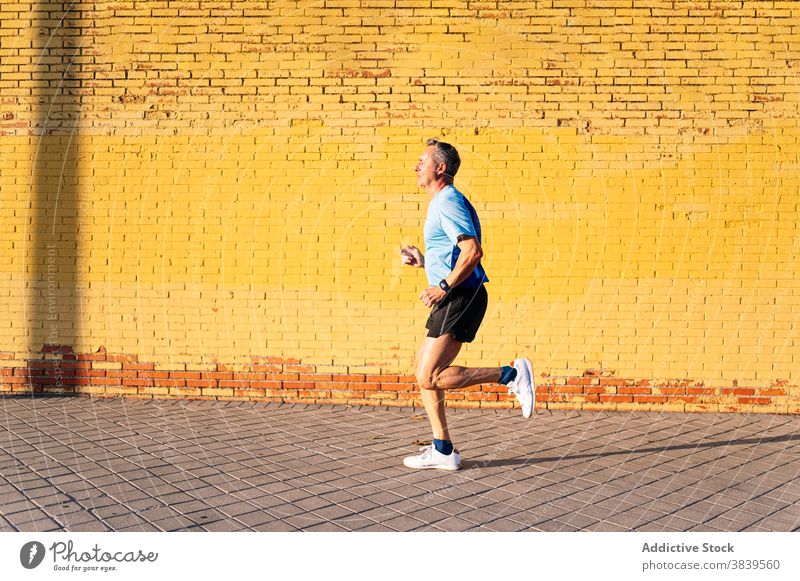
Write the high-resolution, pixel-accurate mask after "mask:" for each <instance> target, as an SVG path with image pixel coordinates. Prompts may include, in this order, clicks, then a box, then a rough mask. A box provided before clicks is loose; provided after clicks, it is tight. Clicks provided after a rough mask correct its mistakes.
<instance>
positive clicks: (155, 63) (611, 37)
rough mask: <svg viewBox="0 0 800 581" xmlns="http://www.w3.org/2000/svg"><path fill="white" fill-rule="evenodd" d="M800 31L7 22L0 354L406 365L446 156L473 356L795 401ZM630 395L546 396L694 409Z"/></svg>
mask: <svg viewBox="0 0 800 581" xmlns="http://www.w3.org/2000/svg"><path fill="white" fill-rule="evenodd" d="M67 8H69V9H67ZM798 23H800V5H798V4H797V3H796V2H791V1H774V2H773V1H764V2H750V1H703V0H698V1H681V0H675V1H672V0H669V1H667V0H609V1H590V0H542V1H532V2H518V1H487V2H474V1H459V0H441V1H440V0H408V1H405V0H385V1H372V2H368V1H366V0H340V1H336V0H326V1H324V2H319V1H309V2H303V1H296V2H288V1H286V2H284V1H258V2H257V1H239V0H223V1H213V2H212V1H196V0H195V1H171V0H164V1H158V0H149V1H147V2H141V1H135V2H134V1H132V0H120V1H108V2H82V3H80V2H77V3H73V2H46V1H42V2H32V1H26V0H17V1H15V2H12V3H3V4H2V6H0V168H2V169H0V215H2V220H3V223H4V224H6V225H7V226H6V228H4V229H3V232H2V233H0V265H1V266H0V293H2V297H3V302H4V304H6V305H7V309H6V310H7V311H8V312H9V315H10V316H8V317H6V318H4V319H3V321H0V324H2V326H3V328H4V331H3V333H2V334H0V351H2V352H3V355H2V357H3V358H4V359H3V360H2V361H0V363H2V364H3V366H4V367H5V368H6V369H7V370H10V369H12V368H14V367H15V366H17V367H19V365H25V362H28V361H31V360H36V359H42V358H44V359H46V358H47V357H49V355H47V354H46V352H48V350H50V351H53V349H55V350H56V351H58V349H62V347H63V349H67V350H71V351H72V352H73V353H74V354H78V355H80V354H94V353H96V352H97V351H98V349H100V348H101V347H102V348H103V349H104V350H105V351H107V353H109V354H127V355H132V356H135V357H137V358H138V360H139V361H141V362H145V361H146V362H150V363H152V364H153V369H154V370H156V371H157V370H159V369H163V370H184V371H185V370H191V369H201V368H203V366H208V365H212V366H213V365H217V364H220V365H222V364H224V365H228V366H232V367H231V368H232V369H240V370H242V369H249V368H248V367H247V366H248V365H251V364H252V363H253V362H254V361H261V360H264V361H266V360H271V361H273V362H275V363H277V364H279V365H300V366H303V368H302V371H303V372H307V373H310V374H312V375H317V376H319V377H323V378H324V377H325V376H326V374H354V373H355V374H361V375H362V376H363V377H364V378H366V377H367V376H368V375H370V374H376V375H385V376H402V375H404V374H408V373H409V371H410V365H411V360H412V356H413V353H414V350H415V346H416V344H417V342H418V341H419V338H420V337H421V335H422V333H423V330H424V328H423V323H424V319H425V316H426V310H425V308H424V307H423V306H422V305H421V304H420V303H419V301H418V300H417V299H416V296H417V294H418V292H419V290H420V289H421V287H422V286H423V285H424V284H425V283H424V276H423V275H422V273H421V272H419V271H412V270H408V269H403V268H401V266H400V264H399V260H398V254H397V253H398V249H399V247H400V246H401V245H402V244H406V243H416V244H421V242H422V223H423V220H424V214H425V209H426V205H427V198H426V194H424V193H423V192H420V191H419V190H418V189H417V188H416V183H415V178H414V174H413V167H414V165H415V163H416V159H417V157H418V155H419V152H420V150H421V148H422V146H423V144H424V140H425V139H426V138H428V137H440V138H444V139H446V140H449V141H451V142H453V143H454V144H455V145H456V146H457V147H458V148H459V150H460V152H461V154H462V158H463V164H462V169H461V171H460V173H459V175H458V178H457V180H456V185H457V186H458V187H459V188H460V189H462V191H464V192H465V193H466V194H467V195H468V196H469V197H470V199H471V200H472V201H473V203H474V204H475V206H476V208H477V209H478V211H479V213H480V215H481V220H482V224H483V227H484V248H485V251H486V259H485V265H486V268H487V270H488V273H489V276H490V278H491V280H492V282H491V283H490V285H489V294H490V307H489V311H488V313H487V317H486V320H485V323H484V326H483V327H482V330H481V333H480V335H479V340H478V341H476V342H475V343H474V344H472V345H470V346H468V347H467V348H466V349H465V350H464V352H463V356H462V358H461V361H463V362H464V363H466V364H478V363H484V364H487V365H489V364H491V365H495V364H504V363H507V362H508V361H509V360H510V359H512V358H513V357H515V356H517V355H523V354H524V355H527V356H529V357H530V358H531V359H532V360H533V361H534V365H535V368H536V372H537V375H539V376H540V377H541V378H542V379H541V381H543V382H544V383H546V384H548V385H552V386H558V385H562V386H568V385H569V383H570V378H584V377H590V378H594V379H592V381H593V382H594V384H597V385H600V379H597V378H603V377H605V378H609V377H611V378H617V379H621V380H625V381H630V382H641V383H642V384H643V385H647V386H648V389H649V391H648V392H647V393H648V396H653V397H656V396H659V395H660V394H661V392H660V391H659V390H661V389H669V388H670V386H674V385H675V384H676V382H680V381H683V382H689V383H691V385H696V386H702V387H704V388H706V389H711V390H716V392H715V395H716V396H718V399H717V400H715V401H716V403H715V404H714V406H716V407H713V406H712V409H722V407H724V405H728V408H726V409H736V410H745V411H746V410H750V409H753V408H752V404H753V403H759V402H751V401H749V400H747V399H746V396H749V395H755V396H759V395H764V394H767V395H765V396H764V397H770V398H773V399H770V400H769V401H768V402H767V401H766V400H763V401H761V402H760V403H764V404H768V405H767V407H763V406H762V408H759V409H762V410H766V411H800V405H798V399H800V389H799V388H798V387H797V386H798V385H800V320H799V319H798V317H800V315H798V313H800V282H798V278H799V277H798V270H800V269H799V268H798V266H799V265H798V258H797V255H798V252H799V251H800V234H798V230H797V222H798V199H800V198H798V194H799V193H800V192H798V184H800V178H798V175H800V174H798V170H800V160H799V159H798V153H800V145H799V144H798V138H800V125H799V124H798V104H799V103H800V82H798V77H797V74H796V73H797V71H798V69H800V26H798ZM48 346H49V348H48ZM53 346H62V347H58V348H55V347H53ZM63 349H62V350H63ZM98 365H99V364H98ZM237 366H239V367H237ZM121 369H123V370H124V368H121ZM95 370H96V371H97V372H98V373H103V372H109V371H113V370H111V369H109V370H104V369H101V367H97V368H96V369H95ZM279 371H287V370H286V369H283V368H282V369H280V370H279ZM165 372H166V371H165ZM293 372H294V371H293ZM14 373H15V372H13V371H8V374H11V375H13V374H14ZM123 375H124V374H123ZM262 379H263V378H262ZM267 379H269V378H267ZM291 379H292V380H295V379H298V380H299V381H302V378H291ZM148 380H149V379H148ZM323 382H324V380H323ZM548 382H549V383H548ZM157 383H158V382H157V381H156V385H154V386H153V388H154V389H155V388H156V387H157ZM4 385H5V386H6V387H8V385H9V384H4ZM218 387H219V386H218V384H215V386H214V389H217V388H218ZM283 387H286V386H283ZM165 389H166V388H165ZM209 389H211V388H209ZM620 389H621V388H620V387H619V386H617V385H613V386H611V387H610V389H608V390H605V391H604V392H603V393H604V394H606V395H607V396H608V397H607V398H606V399H605V400H603V399H587V398H586V397H584V396H586V395H587V393H586V392H580V393H579V394H577V395H576V394H573V395H570V393H568V392H567V393H566V395H563V397H562V396H559V397H553V398H552V399H550V400H548V399H547V398H545V401H549V402H550V403H551V404H552V407H558V406H559V405H563V406H568V407H569V406H573V407H575V406H584V407H585V404H587V403H592V404H594V405H597V406H599V407H612V408H614V409H625V405H627V404H631V403H632V404H635V405H642V406H646V407H647V406H649V407H647V409H693V408H692V407H691V406H692V403H693V401H694V400H691V399H690V398H689V395H687V397H686V398H684V400H682V401H681V402H679V403H675V402H673V401H672V400H667V401H662V400H653V401H652V402H649V401H647V400H645V399H641V398H640V399H636V397H633V396H632V397H633V399H631V398H628V397H627V396H626V397H625V398H623V397H622V394H623V392H621V391H619V390H620ZM725 390H729V391H730V395H731V396H734V395H737V396H741V397H744V398H745V399H738V400H737V399H726V397H727V396H726V394H727V393H728V392H726V391H725ZM748 390H750V391H748ZM753 390H755V391H753ZM759 390H760V391H759ZM770 390H773V391H770ZM100 391H102V389H101V390H100ZM109 393H110V392H109ZM153 393H154V394H157V393H156V392H155V391H154V392H153ZM206 395H209V396H216V395H228V392H225V393H217V392H209V393H208V394H206ZM266 395H269V394H266ZM273 395H274V394H273ZM595 395H596V394H595ZM634 395H637V394H634ZM638 395H641V394H638ZM409 397H411V396H409ZM495 397H496V396H495ZM615 397H617V398H618V399H617V400H615V399H614V398H615ZM319 399H324V397H321V398H319ZM333 399H335V398H333ZM344 399H347V398H344ZM379 399H380V398H379ZM380 401H381V402H384V399H380ZM387 401H388V400H387ZM389 403H391V402H389ZM701 403H702V402H701ZM498 405H499V404H498ZM659 406H660V407H659ZM675 406H677V407H675ZM637 409H638V408H637ZM698 409H699V408H698Z"/></svg>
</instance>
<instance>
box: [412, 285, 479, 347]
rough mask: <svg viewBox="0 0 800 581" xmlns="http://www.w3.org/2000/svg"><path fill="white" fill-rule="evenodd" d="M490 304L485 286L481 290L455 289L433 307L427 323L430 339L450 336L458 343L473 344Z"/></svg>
mask: <svg viewBox="0 0 800 581" xmlns="http://www.w3.org/2000/svg"><path fill="white" fill-rule="evenodd" d="M488 303H489V296H488V295H487V294H486V289H485V288H484V287H483V285H481V286H480V288H460V287H456V288H454V289H453V290H451V291H450V294H448V295H447V296H446V297H445V298H444V299H443V300H442V301H441V302H440V303H439V304H437V305H436V306H435V307H433V310H432V311H431V315H430V317H428V322H427V323H425V327H426V328H427V329H428V337H441V336H442V335H444V334H449V335H450V336H451V337H453V339H455V340H456V341H459V342H461V343H471V342H472V341H473V340H474V339H475V334H476V333H477V332H478V327H480V326H481V321H483V315H484V314H486V306H487V305H488Z"/></svg>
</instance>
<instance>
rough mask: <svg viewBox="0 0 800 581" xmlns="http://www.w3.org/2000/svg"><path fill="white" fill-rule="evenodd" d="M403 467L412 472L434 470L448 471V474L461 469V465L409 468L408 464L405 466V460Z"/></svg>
mask: <svg viewBox="0 0 800 581" xmlns="http://www.w3.org/2000/svg"><path fill="white" fill-rule="evenodd" d="M403 466H405V467H406V468H411V469H413V470H430V469H434V470H449V471H450V472H455V471H456V470H460V469H461V465H460V464H459V465H458V466H409V465H408V464H406V461H405V460H403Z"/></svg>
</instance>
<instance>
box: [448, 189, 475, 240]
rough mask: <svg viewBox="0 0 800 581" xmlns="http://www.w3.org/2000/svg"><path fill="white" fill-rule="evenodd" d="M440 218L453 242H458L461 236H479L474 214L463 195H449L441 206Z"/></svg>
mask: <svg viewBox="0 0 800 581" xmlns="http://www.w3.org/2000/svg"><path fill="white" fill-rule="evenodd" d="M439 218H440V221H441V225H442V229H443V230H444V232H445V234H447V237H448V238H449V239H450V241H451V242H452V243H453V244H458V237H459V236H473V237H476V238H477V233H476V232H475V225H474V224H473V223H472V216H470V213H469V210H468V209H467V206H466V204H465V203H464V198H462V197H461V196H447V197H445V198H444V199H442V201H441V204H440V206H439Z"/></svg>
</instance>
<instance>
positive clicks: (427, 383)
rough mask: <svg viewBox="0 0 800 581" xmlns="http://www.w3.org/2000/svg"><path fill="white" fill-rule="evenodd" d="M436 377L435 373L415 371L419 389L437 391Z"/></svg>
mask: <svg viewBox="0 0 800 581" xmlns="http://www.w3.org/2000/svg"><path fill="white" fill-rule="evenodd" d="M438 375H439V374H438V373H437V372H435V371H433V372H430V373H428V372H424V371H417V385H419V388H420V389H437V385H436V381H437V378H438Z"/></svg>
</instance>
